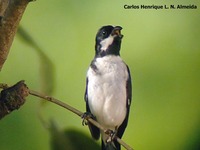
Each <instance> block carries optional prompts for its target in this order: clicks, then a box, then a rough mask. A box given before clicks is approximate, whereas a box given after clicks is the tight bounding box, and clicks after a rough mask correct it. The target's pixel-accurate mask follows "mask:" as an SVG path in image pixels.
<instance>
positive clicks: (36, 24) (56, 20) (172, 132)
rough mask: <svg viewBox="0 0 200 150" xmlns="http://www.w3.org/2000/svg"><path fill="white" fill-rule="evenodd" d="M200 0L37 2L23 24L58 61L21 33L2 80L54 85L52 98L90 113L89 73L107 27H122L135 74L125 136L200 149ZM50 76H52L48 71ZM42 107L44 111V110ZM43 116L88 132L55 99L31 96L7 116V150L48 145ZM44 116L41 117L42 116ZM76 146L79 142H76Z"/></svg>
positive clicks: (148, 145)
mask: <svg viewBox="0 0 200 150" xmlns="http://www.w3.org/2000/svg"><path fill="white" fill-rule="evenodd" d="M124 4H130V5H131V4H135V5H137V4H138V5H140V4H162V5H165V4H166V5H168V4H173V5H176V4H195V5H197V6H198V9H195V10H192V9H189V10H188V9H185V10H141V9H138V10H134V9H131V10H126V9H124ZM199 7H200V2H199V1H198V0H192V1H190V2H188V1H187V0H180V1H174V2H173V1H170V2H169V1H158V0H155V1H144V0H143V1H139V0H137V1H130V0H129V1H128V0H125V1H124V0H123V1H114V0H110V1H106V0H102V1H92V0H87V1H78V0H74V1H69V0H57V1H55V0H48V1H47V0H37V1H35V2H32V3H30V4H29V5H28V7H27V9H26V12H25V14H24V16H23V18H22V21H21V26H22V27H23V28H24V29H25V30H26V31H27V32H28V33H29V34H30V35H31V37H32V38H33V39H34V40H35V42H36V43H37V44H38V45H39V47H40V48H41V49H42V51H43V53H44V54H46V55H47V57H48V58H49V59H50V60H51V61H52V64H53V68H51V66H50V67H49V68H48V69H47V70H46V71H44V70H45V69H44V68H45V67H44V66H45V65H47V66H48V63H47V62H46V61H40V60H41V58H43V57H41V53H38V51H36V50H35V49H34V48H33V47H31V46H30V45H29V44H28V43H27V42H26V41H25V40H22V38H21V37H20V36H19V34H18V35H17V36H16V38H15V41H14V43H13V45H12V48H11V51H10V54H9V57H8V59H7V61H6V63H5V65H4V67H3V69H2V71H1V72H0V82H4V83H8V84H14V83H16V82H17V81H19V80H21V79H24V80H25V81H26V84H27V85H28V87H29V88H30V89H33V90H37V91H45V92H47V91H48V90H45V89H44V88H42V87H45V86H46V87H45V88H49V89H50V90H51V89H53V92H52V93H51V95H52V96H54V97H56V98H58V99H60V100H62V101H63V102H65V103H68V104H70V105H72V106H74V107H75V108H77V109H79V110H81V111H85V102H84V100H83V95H84V90H85V76H86V71H87V68H88V66H89V64H90V61H91V60H92V59H93V56H94V38H95V35H96V32H97V29H98V28H99V27H101V26H102V25H107V24H113V25H121V26H122V27H123V30H122V33H123V34H124V38H123V42H122V48H121V57H122V58H123V59H124V61H125V62H126V63H127V64H128V65H129V68H130V70H131V74H132V79H133V81H132V82H133V101H132V106H131V114H130V118H129V124H128V127H127V129H126V132H125V134H124V136H123V140H124V141H126V143H127V144H129V145H131V146H132V147H133V148H134V149H135V150H199V149H200V42H199V41H200V8H199ZM45 75H46V77H45ZM41 109H42V110H41ZM39 112H40V115H42V118H43V121H44V122H48V120H49V119H53V120H54V122H55V123H56V126H57V127H58V128H59V130H60V131H63V130H65V129H68V128H72V129H75V130H79V131H81V132H83V133H85V134H86V135H87V136H90V135H89V131H88V128H87V127H83V126H82V124H81V121H82V120H81V119H80V118H79V117H77V116H76V115H74V114H72V113H71V112H69V111H67V110H65V109H63V108H61V107H58V106H56V105H54V104H50V103H45V104H44V103H43V105H42V106H41V101H40V100H39V99H38V98H36V97H32V96H29V97H28V98H27V102H26V103H25V105H24V106H23V107H22V108H21V109H20V110H18V111H14V112H13V113H12V114H10V115H8V116H7V117H5V118H3V119H2V120H0V149H1V150H26V149H29V150H36V149H42V150H49V149H50V148H51V146H50V141H51V140H52V135H51V134H50V132H49V130H48V129H45V128H44V126H43V125H42V123H41V120H40V119H39V117H38V114H39ZM40 117H41V116H40ZM74 144H76V142H74Z"/></svg>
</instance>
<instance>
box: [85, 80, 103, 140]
mask: <svg viewBox="0 0 200 150" xmlns="http://www.w3.org/2000/svg"><path fill="white" fill-rule="evenodd" d="M87 89H88V78H87V79H86V89H85V97H84V98H85V102H86V112H87V113H89V114H91V111H90V107H89V104H88V93H87ZM93 119H94V120H96V118H95V117H94V118H93ZM88 127H89V129H90V133H91V135H92V137H93V138H94V139H95V140H98V139H99V137H100V130H99V128H97V127H96V126H94V125H93V124H91V123H90V122H88Z"/></svg>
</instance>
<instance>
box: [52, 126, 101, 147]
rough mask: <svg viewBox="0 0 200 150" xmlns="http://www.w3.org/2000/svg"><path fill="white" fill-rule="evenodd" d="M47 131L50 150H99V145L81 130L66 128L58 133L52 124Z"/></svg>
mask: <svg viewBox="0 0 200 150" xmlns="http://www.w3.org/2000/svg"><path fill="white" fill-rule="evenodd" d="M49 130H50V133H51V140H50V141H51V146H52V148H51V149H52V150H86V149H91V150H92V149H93V150H94V149H100V145H99V144H97V143H96V142H95V141H94V140H93V139H92V138H91V137H90V136H88V135H86V134H85V133H83V132H82V131H81V130H78V129H74V128H67V129H66V130H64V131H59V130H58V129H57V127H56V126H55V125H54V124H51V126H50V129H49Z"/></svg>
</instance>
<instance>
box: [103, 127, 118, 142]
mask: <svg viewBox="0 0 200 150" xmlns="http://www.w3.org/2000/svg"><path fill="white" fill-rule="evenodd" d="M105 133H106V134H107V135H109V137H108V139H107V140H106V142H107V143H108V142H112V141H113V140H114V139H115V137H116V134H117V132H116V131H113V130H110V129H107V130H106V131H105Z"/></svg>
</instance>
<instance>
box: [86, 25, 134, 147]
mask: <svg viewBox="0 0 200 150" xmlns="http://www.w3.org/2000/svg"><path fill="white" fill-rule="evenodd" d="M121 30H122V27H120V26H111V25H108V26H103V27H101V28H100V29H99V31H98V32H97V35H96V45H95V57H94V59H93V60H92V62H91V64H90V67H89V69H88V71H87V81H86V91H85V101H86V113H88V114H91V115H92V116H93V118H94V119H95V120H96V121H97V122H99V123H100V124H101V125H102V126H103V127H104V128H105V129H108V131H112V132H113V134H114V135H116V136H118V137H119V138H121V137H122V135H123V133H124V131H125V128H126V126H127V123H128V117H129V110H130V105H131V95H132V94H131V93H132V89H131V76H130V71H129V68H128V66H127V65H126V64H125V63H124V61H123V60H122V59H121V57H120V47H121V40H122V37H123V35H122V34H121ZM88 126H89V129H90V132H91V135H92V137H93V138H94V139H96V140H97V139H99V137H100V134H101V138H102V150H120V144H119V143H118V142H117V141H115V140H114V139H112V138H111V137H110V136H109V135H107V134H105V133H104V132H103V131H100V130H99V129H98V128H97V127H95V126H94V125H92V124H90V123H88Z"/></svg>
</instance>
